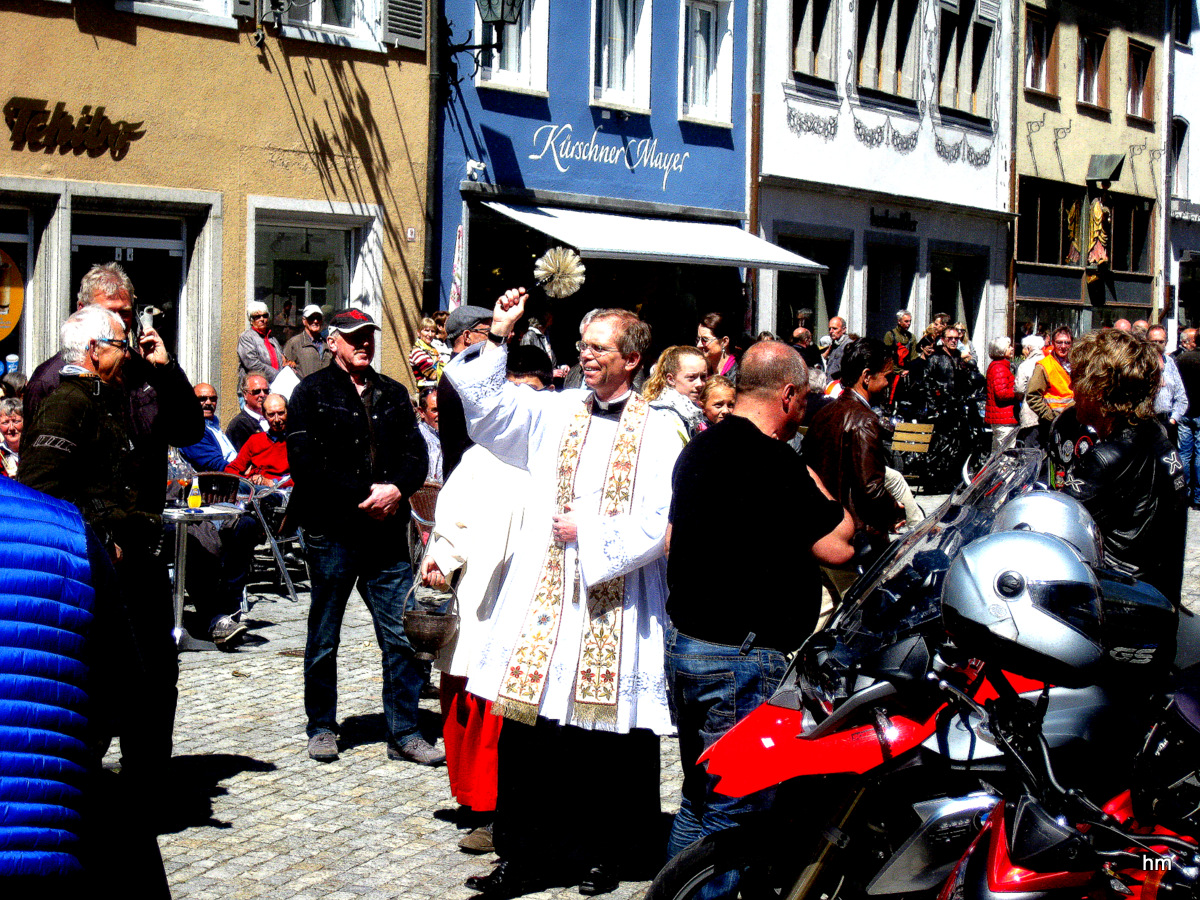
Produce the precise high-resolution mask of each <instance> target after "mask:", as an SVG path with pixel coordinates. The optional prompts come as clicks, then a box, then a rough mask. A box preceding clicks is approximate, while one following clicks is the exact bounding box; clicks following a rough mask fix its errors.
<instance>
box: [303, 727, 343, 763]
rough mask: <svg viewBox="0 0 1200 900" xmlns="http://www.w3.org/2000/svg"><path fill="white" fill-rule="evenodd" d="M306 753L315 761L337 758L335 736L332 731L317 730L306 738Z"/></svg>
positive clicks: (331, 760) (327, 760)
mask: <svg viewBox="0 0 1200 900" xmlns="http://www.w3.org/2000/svg"><path fill="white" fill-rule="evenodd" d="M308 755H309V758H310V759H315V760H316V761H317V762H333V761H334V760H335V759H337V758H338V748H337V738H335V737H334V736H333V732H332V731H319V732H317V733H316V734H314V735H313V736H312V737H310V738H309V739H308Z"/></svg>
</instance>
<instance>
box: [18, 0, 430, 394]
mask: <svg viewBox="0 0 1200 900" xmlns="http://www.w3.org/2000/svg"><path fill="white" fill-rule="evenodd" d="M287 7H288V4H276V3H271V2H267V0H259V2H253V0H161V2H141V0H136V2H135V0H130V2H122V0H116V2H113V0H109V2H100V0H75V2H57V0H55V2H52V0H31V2H21V3H17V2H4V3H0V31H2V32H3V33H4V34H7V35H9V36H10V40H9V49H8V52H6V53H5V54H4V56H3V59H0V80H2V81H3V83H4V86H5V87H4V91H5V93H4V95H3V97H0V105H3V107H4V122H5V132H4V137H5V143H4V145H3V146H2V147H0V251H3V257H0V265H2V266H4V267H5V268H4V270H3V271H4V272H5V273H7V274H6V275H5V284H6V285H9V286H10V290H9V294H8V296H10V297H11V298H13V300H15V301H18V302H10V303H9V309H8V313H7V318H6V317H5V314H4V312H3V311H2V310H0V338H2V340H0V355H2V356H4V357H6V358H7V359H8V362H9V365H12V364H13V363H14V359H13V358H14V357H15V364H16V366H17V367H18V368H19V369H20V370H22V371H24V372H26V373H27V374H28V373H29V372H31V371H32V370H33V368H34V367H35V366H36V365H37V364H38V363H39V362H41V361H42V360H43V359H45V358H47V357H48V356H50V355H51V354H53V353H54V352H56V351H57V349H58V328H59V325H60V324H61V322H62V320H63V319H64V318H65V317H66V316H67V315H68V314H69V313H70V312H71V311H72V310H73V309H74V306H75V294H76V291H77V289H78V284H79V279H80V277H81V275H82V274H83V273H84V272H86V271H87V269H88V267H89V266H91V265H92V264H94V263H97V262H108V261H111V260H116V261H118V262H120V263H121V265H122V266H124V267H125V268H126V270H127V271H128V273H129V275H130V277H131V278H132V279H133V283H134V286H135V290H136V292H137V299H136V301H135V306H136V308H137V310H138V311H139V312H140V313H142V314H143V315H144V316H146V317H148V318H149V317H152V321H153V322H154V325H155V327H156V328H158V330H159V331H160V333H162V334H163V336H164V339H166V341H167V343H168V346H169V347H170V348H171V349H172V351H173V352H174V353H175V354H176V355H177V356H178V358H179V359H180V362H181V364H182V365H183V366H184V368H185V370H186V371H187V372H188V374H189V376H190V377H191V379H192V381H193V383H195V382H199V381H207V382H210V383H212V384H214V385H216V386H217V387H218V389H219V390H220V393H221V409H222V412H223V413H225V414H226V415H228V414H229V413H230V412H231V411H233V410H235V409H236V398H235V394H234V391H235V388H236V370H237V359H236V355H235V351H234V348H235V345H236V342H237V337H238V335H239V334H240V333H241V332H242V331H244V330H245V329H246V327H247V321H246V314H245V310H246V305H247V303H248V302H249V301H251V300H262V301H264V302H266V303H267V304H268V306H269V307H270V310H271V313H272V316H273V319H274V329H275V333H276V335H277V336H278V337H279V339H280V342H281V343H283V342H284V341H286V338H287V337H288V336H289V335H290V334H292V333H294V332H295V331H296V330H298V329H300V327H301V321H300V312H301V310H302V309H303V308H304V307H305V306H306V305H308V304H310V303H315V304H317V305H319V306H321V307H322V308H323V309H324V311H325V313H326V315H327V316H328V314H329V313H330V312H332V311H334V310H336V309H341V308H343V307H345V306H348V305H353V306H358V307H361V308H363V309H364V310H366V311H367V312H369V313H370V314H371V315H373V316H374V317H375V318H376V321H378V322H380V324H381V325H382V327H383V333H382V335H381V340H380V346H379V350H378V354H377V360H376V364H377V366H378V367H379V368H381V369H382V370H383V371H384V372H386V373H387V374H389V375H392V376H393V377H397V378H400V379H402V380H405V381H408V382H411V377H410V375H409V374H408V371H409V370H408V365H407V354H408V349H409V344H410V339H411V336H412V335H413V333H414V324H415V321H416V317H417V316H418V314H419V313H418V310H419V307H420V294H421V280H422V269H423V262H424V253H423V249H424V239H425V224H424V223H425V199H426V168H427V134H428V122H429V83H428V68H427V64H426V55H425V51H424V46H423V28H424V21H423V19H422V18H421V17H420V16H418V17H417V18H416V19H415V22H412V23H409V24H410V25H411V26H412V27H411V28H410V30H409V32H408V33H407V35H406V36H402V38H401V40H402V41H403V43H405V44H407V45H408V46H398V45H397V42H396V40H395V35H394V33H393V32H394V26H395V25H396V22H395V20H394V17H393V20H392V21H391V22H389V21H388V17H389V15H392V14H394V13H395V10H396V6H395V4H393V3H391V2H386V0H366V2H362V0H359V2H355V3H340V2H332V0H324V2H314V3H313V4H309V5H307V6H305V7H299V6H297V7H293V8H291V9H290V10H289V9H287ZM419 9H420V7H418V10H419ZM272 10H274V11H273V12H272ZM264 12H266V13H267V15H265V16H264V15H263V13H264ZM389 28H391V29H392V30H391V31H389ZM14 270H15V272H16V273H18V274H17V275H15V276H14V275H12V274H11V273H12V272H13V271H14ZM18 295H19V296H18ZM0 305H2V304H0ZM14 306H19V307H20V309H19V310H14V309H13V307H14ZM14 312H15V313H16V314H15V315H14Z"/></svg>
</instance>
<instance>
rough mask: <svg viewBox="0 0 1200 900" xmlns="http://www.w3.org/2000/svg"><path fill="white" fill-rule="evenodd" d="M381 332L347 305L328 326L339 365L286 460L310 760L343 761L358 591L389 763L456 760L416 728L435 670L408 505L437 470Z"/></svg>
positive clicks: (300, 421) (312, 385)
mask: <svg viewBox="0 0 1200 900" xmlns="http://www.w3.org/2000/svg"><path fill="white" fill-rule="evenodd" d="M378 330H379V326H378V325H376V324H375V321H374V320H373V319H372V318H371V317H370V316H369V315H367V314H366V313H364V312H362V311H361V310H358V309H347V310H343V311H341V312H339V313H335V314H334V315H333V316H332V317H330V319H329V338H328V341H329V349H330V351H331V353H332V356H333V363H332V364H331V365H329V366H327V367H326V368H324V369H321V370H320V371H318V372H315V373H313V374H312V375H310V376H309V377H308V378H305V379H304V380H303V381H302V382H300V384H299V385H298V386H297V387H296V390H295V391H294V392H293V393H292V399H291V409H290V414H289V416H288V436H287V453H288V461H289V463H290V464H291V469H292V479H293V481H294V482H295V485H296V486H295V490H294V491H293V493H292V499H291V503H290V506H291V511H292V512H295V513H297V514H298V516H299V522H300V527H301V529H302V530H303V533H304V542H305V547H306V549H307V554H308V566H309V574H310V576H311V580H312V605H311V607H310V609H309V614H308V641H307V645H306V647H305V651H304V709H305V713H306V715H307V719H308V722H307V728H306V731H307V734H308V755H309V756H310V757H311V758H312V759H314V760H317V761H318V762H329V761H331V760H334V759H337V756H338V746H337V737H336V732H337V648H338V642H339V640H340V635H341V628H342V616H343V615H344V613H345V610H346V602H347V601H348V600H349V598H350V592H351V591H352V590H353V589H354V587H355V585H356V584H357V586H358V589H359V591H360V593H361V594H362V597H363V600H364V601H365V602H366V604H367V609H368V610H369V611H370V613H371V618H372V620H373V622H374V624H375V636H376V638H377V640H378V641H379V646H380V650H381V651H382V654H383V713H384V722H385V726H386V729H387V755H388V759H402V760H407V761H409V762H415V763H418V764H421V765H427V766H434V765H440V764H441V763H443V762H444V761H445V759H446V756H445V754H444V753H441V752H440V751H438V750H437V749H435V748H434V747H433V746H431V745H430V744H429V743H428V742H427V741H426V740H425V739H424V738H423V737H422V736H421V733H420V731H419V730H418V727H417V700H418V698H419V696H420V692H421V685H422V681H423V678H424V673H423V670H422V668H421V666H420V665H419V663H418V662H417V660H416V658H415V655H414V653H413V648H412V645H411V644H410V643H409V641H408V638H407V637H406V636H405V634H404V618H403V617H404V602H405V596H406V594H407V593H408V591H409V588H410V587H411V586H412V582H413V573H412V565H411V563H410V560H409V558H408V541H407V540H406V528H407V525H408V503H407V500H408V498H409V497H411V496H412V495H413V494H414V493H416V491H417V490H419V489H420V488H421V486H422V485H423V484H424V483H425V474H426V471H427V469H428V466H429V460H428V457H427V455H426V450H425V442H424V440H422V439H421V435H420V433H419V432H418V431H417V418H416V414H415V413H414V412H413V407H412V402H411V401H410V400H409V396H408V391H407V390H406V389H405V388H404V386H403V385H401V384H400V383H399V382H397V381H394V380H393V379H391V378H388V377H387V376H386V375H381V374H380V373H378V372H376V371H375V369H374V368H372V367H371V362H372V360H373V359H374V357H375V332H376V331H378Z"/></svg>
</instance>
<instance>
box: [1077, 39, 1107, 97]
mask: <svg viewBox="0 0 1200 900" xmlns="http://www.w3.org/2000/svg"><path fill="white" fill-rule="evenodd" d="M1075 99H1076V100H1077V101H1079V102H1080V103H1086V104H1087V105H1089V106H1095V107H1098V108H1100V109H1108V35H1106V34H1103V33H1101V32H1099V31H1083V30H1080V32H1079V72H1078V79H1077V81H1076V88H1075Z"/></svg>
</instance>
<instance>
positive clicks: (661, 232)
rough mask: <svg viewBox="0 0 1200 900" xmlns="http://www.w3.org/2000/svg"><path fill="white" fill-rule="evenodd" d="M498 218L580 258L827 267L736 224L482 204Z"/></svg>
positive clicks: (751, 266) (810, 269)
mask: <svg viewBox="0 0 1200 900" xmlns="http://www.w3.org/2000/svg"><path fill="white" fill-rule="evenodd" d="M484 206H487V207H488V208H489V209H493V210H495V211H496V212H498V213H500V214H501V215H505V216H508V218H510V219H512V220H514V221H516V222H520V223H521V224H522V225H525V226H527V227H529V228H532V229H533V230H535V231H540V232H542V233H543V234H547V235H549V236H550V237H552V238H554V239H555V240H559V241H562V242H563V243H564V244H570V245H571V246H572V247H574V248H575V249H576V250H578V251H579V255H580V256H582V257H583V258H584V259H589V258H590V259H637V260H647V261H651V262H673V263H694V264H697V265H705V266H742V267H745V268H748V269H786V270H787V271H789V272H824V271H825V266H823V265H821V264H820V263H815V262H813V261H812V260H811V259H805V258H804V257H803V256H798V255H796V254H795V253H792V252H791V251H789V250H784V249H783V248H782V247H777V246H776V245H774V244H772V243H770V242H769V241H764V240H763V239H762V238H759V237H755V236H754V235H752V234H750V233H749V232H746V231H743V230H742V229H740V228H738V227H736V226H734V225H719V224H716V223H713V222H683V221H676V220H674V219H643V218H639V217H637V216H622V215H617V214H616V213H602V212H587V211H584V210H578V209H559V208H557V207H549V206H513V205H510V204H507V203H496V202H494V201H488V202H485V203H484Z"/></svg>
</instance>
